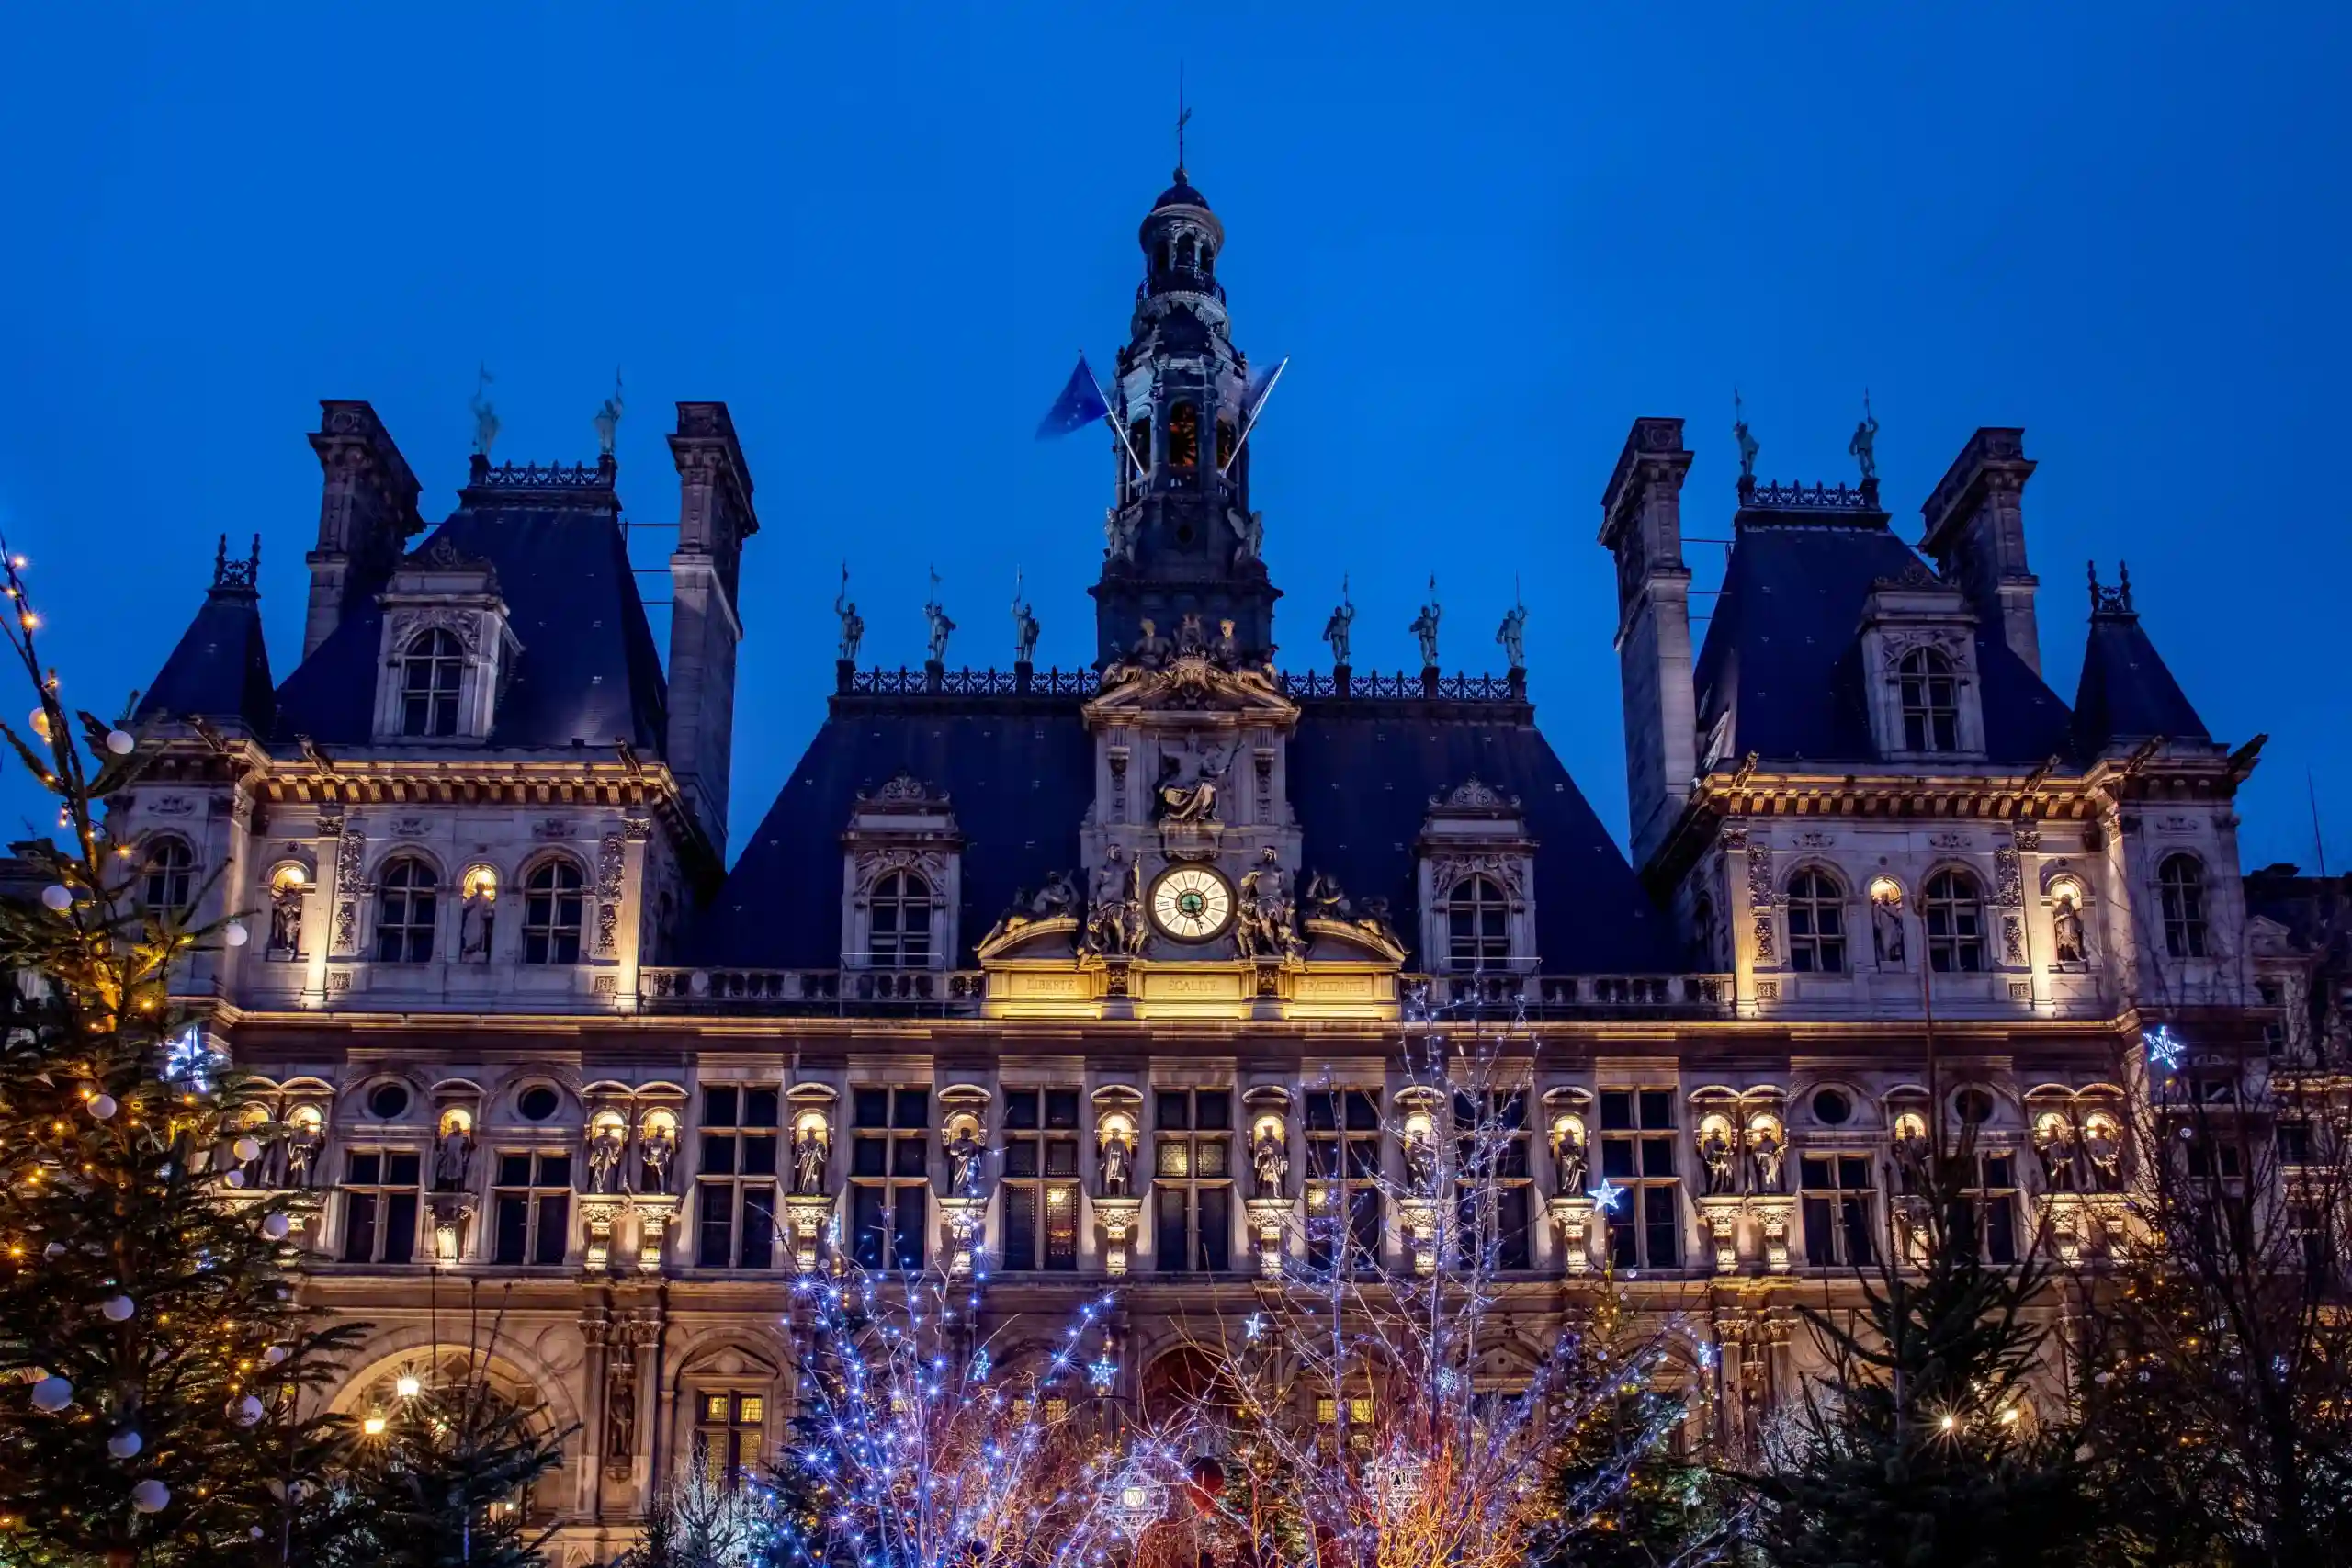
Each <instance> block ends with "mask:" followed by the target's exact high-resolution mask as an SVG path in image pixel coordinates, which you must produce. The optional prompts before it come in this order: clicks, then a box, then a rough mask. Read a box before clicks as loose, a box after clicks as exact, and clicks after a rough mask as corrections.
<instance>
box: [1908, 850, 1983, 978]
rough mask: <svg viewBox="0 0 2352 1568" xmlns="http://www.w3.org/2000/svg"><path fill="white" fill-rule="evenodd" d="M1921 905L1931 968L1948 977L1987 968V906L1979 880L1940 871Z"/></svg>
mask: <svg viewBox="0 0 2352 1568" xmlns="http://www.w3.org/2000/svg"><path fill="white" fill-rule="evenodd" d="M1922 905H1923V908H1922V913H1923V914H1924V915H1925V916H1926V918H1927V925H1928V966H1929V967H1930V968H1932V969H1934V970H1935V971H1936V972H1937V973H1939V974H1945V975H1949V974H1952V973H1955V972H1958V973H1962V974H1974V973H1975V972H1976V971H1978V970H1980V969H1982V968H1984V967H1985V905H1984V899H1983V897H1981V896H1980V895H1979V893H1978V892H1977V887H1976V878H1975V877H1973V876H1972V875H1970V874H1968V873H1967V872H1964V871H1958V870H1952V871H1939V872H1938V873H1936V874H1935V875H1933V876H1931V877H1929V878H1928V889H1927V897H1925V898H1924V899H1923V900H1922Z"/></svg>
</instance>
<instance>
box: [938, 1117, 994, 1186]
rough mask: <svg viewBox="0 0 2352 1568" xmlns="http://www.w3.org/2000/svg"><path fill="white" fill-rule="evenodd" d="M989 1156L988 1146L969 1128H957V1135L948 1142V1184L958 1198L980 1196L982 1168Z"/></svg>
mask: <svg viewBox="0 0 2352 1568" xmlns="http://www.w3.org/2000/svg"><path fill="white" fill-rule="evenodd" d="M987 1155H988V1146H987V1145H984V1144H982V1143H981V1142H980V1140H979V1139H978V1137H976V1136H974V1135H973V1133H972V1130H971V1129H970V1128H969V1127H958V1128H956V1135H955V1136H954V1137H952V1138H950V1139H948V1140H947V1184H948V1187H949V1190H952V1191H953V1192H954V1193H955V1195H956V1197H958V1198H977V1197H978V1196H979V1195H980V1167H981V1165H982V1163H983V1162H984V1160H985V1159H986V1157H987Z"/></svg>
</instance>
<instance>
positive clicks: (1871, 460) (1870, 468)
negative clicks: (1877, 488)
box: [1846, 392, 1878, 479]
mask: <svg viewBox="0 0 2352 1568" xmlns="http://www.w3.org/2000/svg"><path fill="white" fill-rule="evenodd" d="M1846 451H1847V453H1848V454H1849V456H1851V457H1852V458H1853V459H1854V461H1855V462H1856V463H1857V464H1859V465H1860V467H1861V470H1862V478H1864V479H1876V478H1878V415H1876V414H1874V413H1872V412H1871V395H1870V393H1868V392H1864V393H1863V394H1862V422H1861V423H1860V424H1858V425H1856V426H1854V438H1853V439H1852V440H1851V441H1849V442H1847V443H1846Z"/></svg>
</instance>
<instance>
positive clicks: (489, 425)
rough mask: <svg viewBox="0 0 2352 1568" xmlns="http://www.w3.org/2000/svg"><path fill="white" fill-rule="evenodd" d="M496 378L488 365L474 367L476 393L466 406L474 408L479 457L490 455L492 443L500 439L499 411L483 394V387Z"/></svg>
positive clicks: (476, 446)
mask: <svg viewBox="0 0 2352 1568" xmlns="http://www.w3.org/2000/svg"><path fill="white" fill-rule="evenodd" d="M495 379H497V378H495V377H493V376H492V375H491V373H490V367H488V366H486V365H478V366H476V367H474V395H473V397H472V399H471V400H469V402H468V403H467V404H466V407H468V408H469V409H471V410H473V414H474V454H475V456H477V457H489V456H490V448H491V446H492V443H494V442H495V441H497V439H498V411H497V410H495V409H493V408H492V407H491V404H490V400H489V399H487V398H485V397H483V396H482V395H481V394H482V389H484V388H486V387H488V386H489V385H490V384H491V382H492V381H493V380H495Z"/></svg>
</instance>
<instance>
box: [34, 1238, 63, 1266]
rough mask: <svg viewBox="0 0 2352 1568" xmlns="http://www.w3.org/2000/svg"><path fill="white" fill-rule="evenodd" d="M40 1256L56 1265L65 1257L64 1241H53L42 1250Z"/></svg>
mask: <svg viewBox="0 0 2352 1568" xmlns="http://www.w3.org/2000/svg"><path fill="white" fill-rule="evenodd" d="M40 1255H41V1256H42V1257H43V1258H48V1259H49V1260H50V1261H51V1262H52V1263H54V1262H55V1261H56V1260H57V1259H59V1258H62V1257H64V1256H65V1244H64V1243H63V1242H62V1241H52V1242H51V1243H50V1244H49V1245H48V1246H47V1247H42V1248H41V1249H40Z"/></svg>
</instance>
